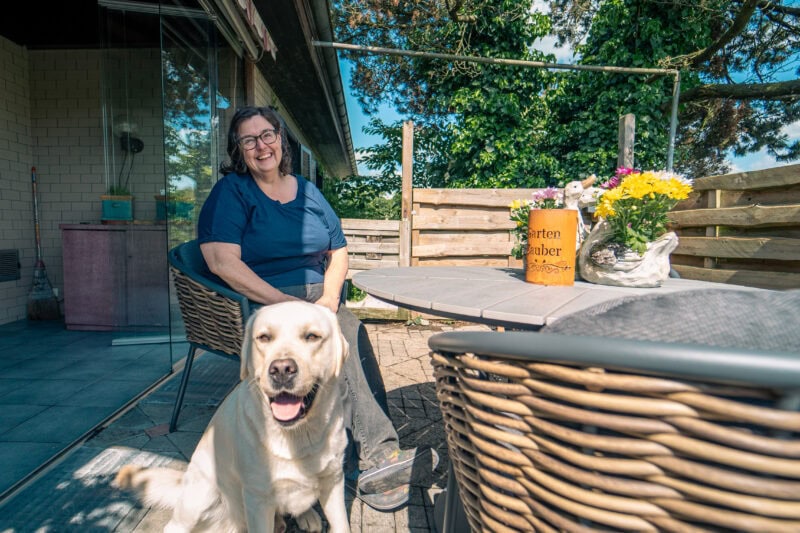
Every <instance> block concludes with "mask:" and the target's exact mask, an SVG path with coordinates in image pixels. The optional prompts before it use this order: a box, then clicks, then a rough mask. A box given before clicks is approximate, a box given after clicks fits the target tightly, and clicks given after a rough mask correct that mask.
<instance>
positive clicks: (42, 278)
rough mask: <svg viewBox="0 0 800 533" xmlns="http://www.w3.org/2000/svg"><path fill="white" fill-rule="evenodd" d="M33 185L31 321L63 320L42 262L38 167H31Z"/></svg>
mask: <svg viewBox="0 0 800 533" xmlns="http://www.w3.org/2000/svg"><path fill="white" fill-rule="evenodd" d="M31 182H32V183H33V228H34V233H35V235H36V265H35V266H34V268H33V286H32V287H31V290H30V292H28V319H29V320H57V319H59V318H61V308H60V307H59V304H58V298H56V295H55V294H54V293H53V286H52V285H50V280H49V279H47V270H46V269H45V267H44V261H43V260H42V236H41V234H40V233H39V201H38V194H37V193H36V167H31Z"/></svg>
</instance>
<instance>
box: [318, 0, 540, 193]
mask: <svg viewBox="0 0 800 533" xmlns="http://www.w3.org/2000/svg"><path fill="white" fill-rule="evenodd" d="M334 8H335V13H336V14H337V15H338V18H337V32H338V35H339V39H340V40H343V41H347V42H354V43H358V44H368V45H371V46H382V47H389V48H399V49H406V50H425V51H429V52H439V53H446V54H456V55H463V56H469V55H473V56H492V57H497V58H513V59H531V60H539V61H544V60H546V59H548V58H547V57H545V56H544V55H543V54H541V53H540V52H538V51H536V50H533V49H531V48H530V47H529V45H530V43H531V42H532V41H533V40H534V39H535V38H536V37H539V36H543V35H545V34H547V32H548V31H549V24H548V20H547V17H544V16H541V15H536V14H533V13H531V11H530V6H527V5H525V4H524V3H521V2H517V1H510V0H479V1H464V2H441V1H433V0H427V1H421V2H397V1H392V0H386V1H384V0H370V1H367V2H363V1H354V0H340V1H337V2H335V3H334ZM350 58H351V59H352V60H353V61H354V62H355V70H354V74H353V86H354V89H355V91H356V93H357V95H358V98H359V102H360V103H361V105H362V107H363V108H364V110H365V111H366V112H367V113H370V112H374V111H376V110H377V107H378V105H379V104H380V103H391V104H392V105H394V106H395V108H396V109H397V110H398V111H399V112H400V113H401V114H403V115H406V116H407V117H408V118H410V119H411V120H413V121H414V123H415V124H416V125H417V126H418V129H416V133H417V135H419V134H420V133H421V132H425V133H424V135H425V136H426V138H425V139H424V140H422V141H421V142H418V139H419V137H417V138H415V159H416V162H417V163H418V164H417V165H416V166H415V175H416V174H417V172H422V173H423V174H425V177H424V178H423V181H425V182H427V183H430V184H434V183H435V184H438V185H440V186H448V187H510V186H542V185H544V183H545V180H544V176H545V174H546V173H547V172H548V170H549V168H550V167H551V166H552V161H551V158H550V157H549V156H547V155H546V154H544V155H543V154H541V153H539V152H537V151H536V150H535V146H536V139H537V138H541V137H542V136H544V135H545V134H546V132H545V129H544V127H543V125H544V124H545V123H546V120H547V115H548V112H547V109H546V107H545V105H544V102H543V101H542V100H541V98H539V95H540V94H541V93H542V92H543V91H544V90H545V89H546V87H547V80H548V77H549V74H548V73H547V72H546V71H543V70H530V69H522V68H520V67H513V68H507V67H498V66H491V65H490V66H487V65H477V64H475V63H469V62H465V61H442V60H436V59H429V58H422V57H403V56H401V57H398V56H387V55H360V54H358V55H357V54H352V55H351V56H350ZM372 127H375V128H384V129H385V131H387V132H389V131H390V130H392V129H394V131H395V132H399V129H398V128H397V125H396V124H395V125H390V124H383V125H380V124H377V123H373V124H372ZM394 135H395V137H394V139H395V141H394V144H393V145H392V146H393V147H392V148H391V149H392V150H393V151H394V153H396V154H399V151H397V149H396V147H397V146H398V145H399V142H400V141H399V139H400V138H399V136H398V135H397V133H395V134H394ZM371 151H372V152H374V153H377V152H379V151H380V150H379V149H378V148H377V147H373V148H371ZM395 161H396V162H399V159H396V160H395Z"/></svg>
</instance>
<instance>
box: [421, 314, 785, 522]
mask: <svg viewBox="0 0 800 533" xmlns="http://www.w3.org/2000/svg"><path fill="white" fill-rule="evenodd" d="M751 318H752V317H751ZM786 320H787V321H789V322H786V327H789V328H796V327H797V326H796V325H795V323H794V321H795V318H794V317H791V318H790V317H788V316H787V317H786ZM429 345H430V347H431V349H432V350H433V353H432V360H433V366H434V375H435V379H436V390H437V395H438V398H439V402H440V406H441V409H442V414H443V418H444V424H445V429H446V433H447V443H448V449H449V453H450V468H451V471H450V474H451V483H450V486H449V489H448V494H447V499H446V503H445V528H444V530H445V531H454V530H455V528H454V527H453V523H454V522H455V520H456V519H458V518H460V519H462V520H463V513H465V514H466V519H467V521H468V522H469V525H470V527H471V528H472V530H474V531H533V530H536V531H539V530H541V531H586V530H594V529H605V530H613V531H627V530H636V531H661V530H664V531H673V530H681V531H701V530H715V531H719V530H736V531H790V530H791V531H798V530H800V413H798V412H797V411H798V407H799V406H800V354H798V353H796V351H795V350H791V351H788V352H786V351H784V352H766V351H761V350H755V349H733V348H719V347H712V346H708V345H699V344H676V343H665V342H655V341H640V340H632V339H622V338H608V337H592V336H583V337H581V336H576V335H568V334H548V333H533V332H509V333H499V332H449V333H442V334H438V335H435V336H433V337H432V338H431V339H430V341H429ZM793 352H794V353H793ZM453 478H455V480H456V481H457V487H455V486H454V485H453V483H452V481H453ZM454 488H457V492H458V494H459V495H460V502H459V501H458V500H457V499H455V498H456V496H455V494H451V493H453V492H454V491H453V489H454ZM459 503H461V504H463V513H458V512H457V511H459V510H460V507H459V506H458V504H459ZM454 509H456V511H455V514H456V516H454Z"/></svg>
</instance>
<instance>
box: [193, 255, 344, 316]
mask: <svg viewBox="0 0 800 533" xmlns="http://www.w3.org/2000/svg"><path fill="white" fill-rule="evenodd" d="M200 251H201V252H203V258H204V259H205V260H206V263H207V264H208V268H209V270H211V272H213V273H214V274H216V275H217V276H219V277H220V278H222V280H223V281H224V282H225V283H227V284H228V285H229V286H230V288H231V289H233V290H235V291H236V292H238V293H240V294H243V295H245V296H246V297H247V298H249V299H250V300H252V301H254V302H258V303H261V304H265V305H269V304H275V303H278V302H285V301H288V300H298V299H299V298H295V297H294V296H289V295H288V294H284V293H282V292H281V291H279V290H278V289H276V288H275V287H273V286H272V285H270V284H269V283H267V282H266V281H264V280H263V279H261V278H260V277H259V276H258V274H256V273H255V272H253V270H252V269H251V268H250V267H248V266H247V265H246V264H245V262H244V261H242V248H241V246H239V245H238V244H231V243H227V242H206V243H203V244H201V245H200ZM346 259H347V255H346V254H345V260H346ZM346 273H347V267H345V274H346ZM342 279H344V277H343V278H342ZM326 284H327V275H326ZM340 288H341V285H340Z"/></svg>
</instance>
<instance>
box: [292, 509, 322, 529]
mask: <svg viewBox="0 0 800 533" xmlns="http://www.w3.org/2000/svg"><path fill="white" fill-rule="evenodd" d="M295 521H296V522H297V526H298V527H299V528H300V529H302V530H303V531H308V532H309V533H319V532H321V531H322V519H321V518H320V517H319V513H317V512H316V511H315V510H314V509H309V510H308V511H306V512H304V513H303V514H301V515H300V516H298V517H296V518H295Z"/></svg>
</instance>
